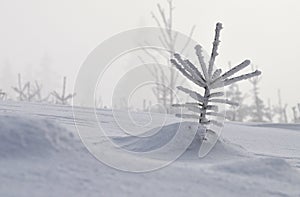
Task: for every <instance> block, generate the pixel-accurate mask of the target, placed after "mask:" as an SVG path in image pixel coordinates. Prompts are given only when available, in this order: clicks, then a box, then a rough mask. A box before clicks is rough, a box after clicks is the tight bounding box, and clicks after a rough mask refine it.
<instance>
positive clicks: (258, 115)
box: [249, 65, 265, 122]
mask: <svg viewBox="0 0 300 197" xmlns="http://www.w3.org/2000/svg"><path fill="white" fill-rule="evenodd" d="M256 69H257V67H256ZM252 70H254V66H253V65H252ZM260 80H261V78H259V77H254V78H252V79H249V82H250V83H251V85H252V95H253V101H254V102H253V104H252V105H251V106H250V107H251V109H252V110H251V111H250V114H251V121H253V122H264V121H265V119H264V117H265V105H264V102H263V100H262V99H261V98H260V96H259V88H258V83H259V81H260Z"/></svg>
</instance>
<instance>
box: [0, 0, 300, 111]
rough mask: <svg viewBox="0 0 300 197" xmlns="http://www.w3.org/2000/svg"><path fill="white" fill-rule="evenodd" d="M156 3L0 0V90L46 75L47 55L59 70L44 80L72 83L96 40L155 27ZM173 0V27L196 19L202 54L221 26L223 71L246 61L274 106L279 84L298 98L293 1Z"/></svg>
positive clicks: (299, 43) (298, 31)
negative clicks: (218, 24)
mask: <svg viewBox="0 0 300 197" xmlns="http://www.w3.org/2000/svg"><path fill="white" fill-rule="evenodd" d="M156 3H161V4H162V5H163V6H164V7H166V6H167V3H166V1H164V0H160V1H149V0H126V1H122V0H118V1H117V0H109V1H103V0H81V1H79V0H51V1H50V0H49V1H41V0H26V1H22V0H19V1H17V0H1V1H0V24H1V29H0V76H1V83H2V85H1V86H0V87H2V88H6V89H8V87H11V86H12V83H16V80H15V79H13V78H12V77H15V78H16V73H17V72H21V73H24V76H25V77H27V79H28V80H32V78H39V77H41V75H43V74H44V75H45V73H43V71H42V69H41V67H40V61H41V59H42V57H44V56H45V55H47V56H49V58H50V59H51V61H52V64H51V65H52V69H53V71H55V72H56V73H57V75H52V74H51V73H49V74H48V73H47V75H48V78H50V79H53V81H55V82H52V83H56V85H57V81H58V80H61V79H60V78H58V77H59V76H63V75H67V76H68V77H69V79H70V80H71V81H70V83H71V84H70V86H69V88H72V87H71V85H72V83H73V80H74V79H75V76H76V73H77V71H78V69H79V67H80V64H81V63H82V62H83V61H84V59H85V57H86V56H87V55H88V54H89V52H90V51H91V50H93V49H94V48H95V47H96V46H97V45H98V44H99V43H101V42H102V41H103V40H105V39H107V38H109V37H110V36H111V35H114V34H116V33H119V32H122V31H124V30H128V29H132V28H136V27H139V26H140V25H141V24H143V25H148V26H154V25H155V23H154V22H153V20H152V18H151V16H150V11H156ZM174 4H175V7H176V8H175V13H174V17H175V19H174V21H175V28H176V29H177V30H178V31H180V32H183V33H188V32H189V29H190V27H191V26H192V25H194V24H195V25H196V31H195V34H194V36H193V38H194V39H195V40H197V41H199V42H200V43H201V44H202V45H203V46H204V47H205V49H206V50H207V51H210V49H211V43H212V39H213V35H214V27H215V23H216V22H218V21H220V22H222V23H223V26H224V29H223V30H222V33H221V41H222V43H221V46H220V49H219V52H220V55H219V56H218V59H217V63H218V65H222V66H223V68H227V62H228V61H231V62H232V63H233V64H237V63H240V62H241V61H243V60H244V59H250V60H252V62H253V63H254V64H255V65H258V66H259V68H260V69H261V70H262V71H263V78H262V80H261V83H260V88H261V95H262V97H263V98H264V99H265V101H266V100H267V98H271V99H272V102H273V103H274V104H275V103H277V89H278V88H280V89H281V92H282V97H283V101H284V102H286V103H288V104H289V107H291V106H292V105H295V103H296V102H300V93H299V92H298V89H299V84H300V77H299V73H300V72H299V71H300V65H299V60H298V57H299V54H300V53H299V49H300V38H299V35H300V27H299V25H300V3H299V1H297V0H272V1H271V0H264V1H261V0H251V1H250V0H248V1H241V0H226V1H224V0H223V1H222V0H209V1H208V0H207V1H201V0H185V1H182V0H181V1H179V0H175V1H174ZM141 21H143V22H141ZM7 61H9V62H10V64H11V66H10V67H11V73H12V76H9V73H8V71H7V70H8V69H7V67H5V66H6V65H7V63H5V62H7ZM5 69H6V71H3V70H5ZM3 72H5V74H3ZM41 73H42V74H41ZM49 75H50V76H49ZM52 76H53V77H52ZM47 82H48V83H50V82H49V79H47ZM45 84H46V83H45ZM242 87H243V88H244V90H245V91H247V90H248V89H249V87H250V86H249V83H248V82H244V84H243V85H242ZM247 88H248V89H247Z"/></svg>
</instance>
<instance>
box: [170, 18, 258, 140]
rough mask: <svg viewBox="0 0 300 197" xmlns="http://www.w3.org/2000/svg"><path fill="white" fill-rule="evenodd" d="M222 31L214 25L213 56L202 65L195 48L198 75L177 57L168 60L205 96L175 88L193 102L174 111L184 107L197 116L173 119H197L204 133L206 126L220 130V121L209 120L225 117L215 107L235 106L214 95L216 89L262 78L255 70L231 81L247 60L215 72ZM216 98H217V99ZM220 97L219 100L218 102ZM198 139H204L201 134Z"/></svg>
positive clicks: (217, 93) (244, 66)
mask: <svg viewBox="0 0 300 197" xmlns="http://www.w3.org/2000/svg"><path fill="white" fill-rule="evenodd" d="M221 29H222V24H221V23H217V25H216V29H215V37H214V42H213V48H212V53H211V56H210V59H209V62H208V65H207V63H206V62H205V61H204V57H203V51H202V47H201V46H200V45H196V46H195V51H196V55H197V57H198V61H199V64H200V66H201V71H200V70H199V69H198V68H197V67H196V66H195V65H194V64H193V63H192V62H191V61H189V60H188V59H183V58H182V57H181V55H180V54H178V53H175V54H174V58H173V59H171V63H172V64H173V65H175V67H176V68H177V69H178V70H179V71H180V72H181V74H182V75H183V76H185V77H186V78H187V79H189V80H190V81H192V82H193V83H194V84H196V85H197V86H199V87H200V88H204V95H201V94H200V93H198V92H197V91H193V90H190V89H188V88H185V87H182V86H178V87H177V88H178V89H179V90H181V91H182V92H184V93H186V94H188V95H189V96H190V97H191V98H193V99H194V100H196V102H193V103H184V104H174V105H173V106H175V107H184V108H187V109H188V110H189V111H191V112H194V113H196V114H176V116H178V117H181V118H188V119H191V118H196V119H198V121H199V124H201V125H203V126H204V128H206V129H205V133H206V132H207V131H208V128H207V125H209V124H213V125H216V126H219V127H221V126H222V125H223V124H222V123H221V122H219V121H216V120H212V119H209V118H208V117H211V116H221V117H223V116H224V115H223V114H222V113H220V112H219V109H218V107H217V106H216V105H215V104H214V103H223V104H228V105H238V103H236V102H235V101H230V100H228V99H223V98H222V96H224V93H223V92H218V91H215V90H216V89H217V88H222V87H225V86H228V85H231V84H233V83H236V82H238V81H241V80H246V79H249V78H252V77H254V76H258V75H260V74H261V72H260V71H258V70H256V71H254V72H251V73H248V74H244V75H240V76H237V77H232V76H233V75H234V74H235V73H237V72H239V71H240V70H242V69H244V68H246V67H247V66H249V65H250V61H249V60H245V61H244V62H242V63H241V64H239V65H237V66H235V67H233V68H232V69H230V70H229V71H227V72H225V73H224V74H222V70H221V69H215V68H214V63H215V59H216V56H217V55H218V52H217V51H218V46H219V43H220V40H219V38H220V31H221ZM218 97H219V98H218ZM220 97H221V98H220ZM201 136H203V135H202V134H201Z"/></svg>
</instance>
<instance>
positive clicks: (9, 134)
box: [0, 102, 300, 196]
mask: <svg viewBox="0 0 300 197" xmlns="http://www.w3.org/2000/svg"><path fill="white" fill-rule="evenodd" d="M1 106H2V107H1V109H0V115H1V118H0V121H1V127H0V183H1V184H0V196H300V188H299V185H300V173H299V169H300V151H299V150H300V144H299V140H300V125H297V124H294V125H286V124H280V125H277V124H240V123H226V124H225V128H224V129H223V133H222V134H223V137H222V138H221V139H220V140H219V141H218V142H217V144H216V146H215V147H214V148H213V150H212V151H211V152H210V153H209V154H208V155H207V156H206V157H204V158H202V159H200V158H198V157H197V152H198V151H199V146H200V144H199V143H198V139H197V138H195V140H194V141H193V142H192V144H191V145H190V147H189V148H188V150H187V151H186V152H185V153H184V154H183V155H182V156H181V157H180V158H179V159H178V160H176V161H175V162H174V163H172V164H171V165H169V166H167V167H165V168H163V169H160V170H156V171H153V172H148V173H128V172H122V171H118V170H115V169H112V168H110V167H108V166H106V165H104V164H102V163H101V162H99V161H97V160H96V159H95V158H94V157H93V156H92V155H90V154H89V152H88V151H87V150H86V149H85V147H84V146H83V145H82V143H81V142H80V139H79V136H78V134H77V132H76V130H75V126H74V122H73V120H72V110H71V108H70V107H68V106H52V105H43V104H30V103H14V102H6V103H2V105H1ZM75 110H77V111H78V112H79V113H82V114H86V117H87V118H86V119H82V120H81V121H80V122H79V123H78V124H81V125H85V126H86V129H87V130H88V129H90V128H92V127H95V126H96V125H95V124H94V123H92V122H90V121H89V119H88V117H89V116H88V115H89V113H91V114H93V111H92V110H89V109H85V108H76V109H75ZM97 114H98V115H99V119H100V120H101V121H102V123H103V124H104V125H106V126H107V128H108V130H109V132H110V133H111V135H112V136H115V137H113V139H114V140H115V142H116V143H119V144H120V145H122V146H123V147H126V148H127V149H133V150H138V151H148V150H152V149H156V148H158V147H160V146H162V145H163V144H164V143H165V142H166V141H168V140H169V139H170V138H172V136H173V135H174V129H176V127H177V126H178V123H176V121H178V119H174V117H171V116H170V122H169V123H168V125H166V126H165V127H162V128H161V129H160V131H159V132H158V133H156V134H154V135H153V136H151V137H149V138H143V139H137V138H133V137H128V136H127V137H121V136H120V134H121V133H122V132H121V131H120V128H118V127H116V126H115V125H114V123H113V116H112V112H111V111H109V110H98V111H97ZM145 116H147V114H143V113H139V114H137V117H139V118H140V119H145ZM156 116H160V115H159V114H156ZM183 124H186V125H188V124H190V123H189V122H184V123H183ZM149 132H150V133H151V129H149ZM242 146H243V147H242ZM124 162H130V161H126V160H124Z"/></svg>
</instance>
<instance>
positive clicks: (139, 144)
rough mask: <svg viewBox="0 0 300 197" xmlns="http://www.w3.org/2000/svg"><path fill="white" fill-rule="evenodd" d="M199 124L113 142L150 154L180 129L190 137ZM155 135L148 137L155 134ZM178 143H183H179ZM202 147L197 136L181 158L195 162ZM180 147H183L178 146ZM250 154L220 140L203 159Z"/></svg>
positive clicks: (172, 127)
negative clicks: (191, 130) (191, 131)
mask: <svg viewBox="0 0 300 197" xmlns="http://www.w3.org/2000/svg"><path fill="white" fill-rule="evenodd" d="M197 126H198V123H195V122H182V123H174V124H170V125H167V126H164V127H162V128H160V129H158V128H154V129H152V130H150V131H148V132H146V133H145V136H149V137H137V136H126V137H113V138H112V141H113V142H114V143H116V144H117V145H118V146H120V147H121V148H123V149H126V150H129V151H134V152H148V151H153V150H156V149H159V148H161V147H162V146H164V145H165V144H167V143H168V142H169V141H170V140H172V138H173V137H174V136H175V135H176V133H177V132H178V129H179V127H181V128H182V129H184V130H186V132H185V134H184V135H189V134H190V132H189V130H190V129H195V128H197ZM154 131H157V132H156V133H155V134H154V135H148V134H151V133H154ZM178 143H182V141H179V142H178ZM200 145H201V140H200V137H199V136H198V135H196V136H195V138H194V139H193V141H192V142H191V144H190V145H189V147H188V148H187V150H186V151H185V153H184V154H183V155H182V156H181V159H183V160H194V159H197V160H198V159H199V157H198V152H199V148H200ZM178 147H182V146H180V145H178ZM248 155H249V153H248V152H247V151H246V150H245V149H244V148H242V147H241V146H239V145H235V144H233V143H230V142H229V141H228V140H225V139H221V138H220V139H218V141H217V143H216V144H215V145H214V147H213V149H212V150H211V151H210V153H209V154H208V155H207V156H206V157H204V158H203V160H205V161H206V160H210V159H211V160H212V161H219V160H222V161H224V159H227V158H233V157H246V156H248Z"/></svg>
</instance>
